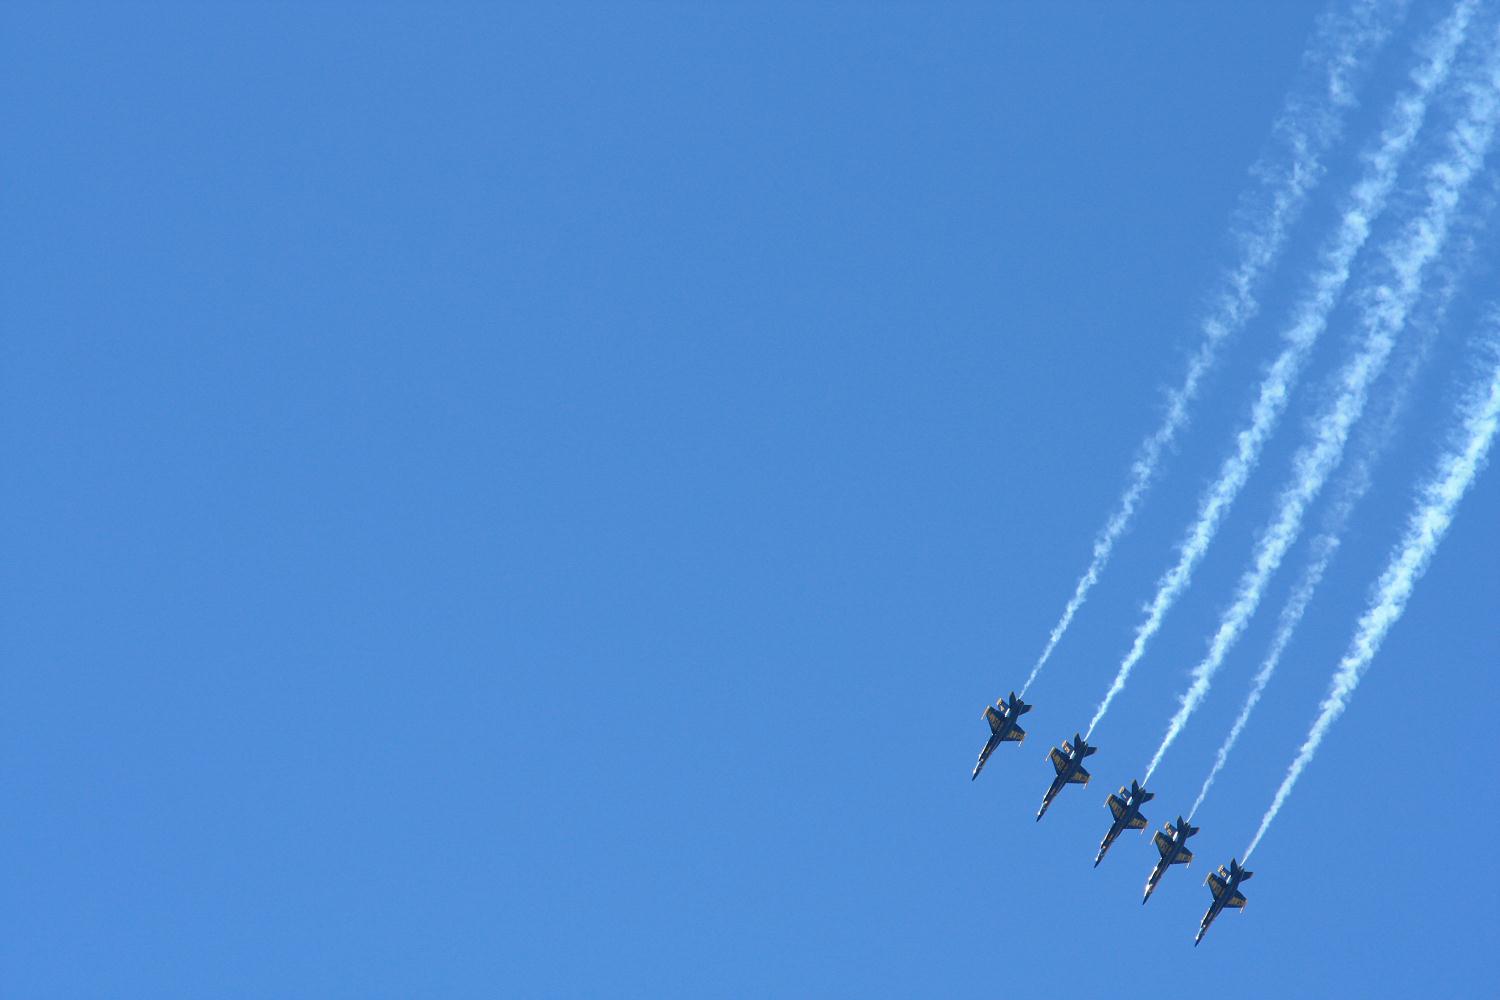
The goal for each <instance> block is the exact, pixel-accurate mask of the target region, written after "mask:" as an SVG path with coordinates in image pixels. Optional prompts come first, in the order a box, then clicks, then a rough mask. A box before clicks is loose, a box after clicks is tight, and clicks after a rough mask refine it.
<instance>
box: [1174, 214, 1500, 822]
mask: <svg viewBox="0 0 1500 1000" xmlns="http://www.w3.org/2000/svg"><path fill="white" fill-rule="evenodd" d="M1485 214H1486V215H1487V214H1488V211H1487V210H1486V212H1485ZM1465 243H1466V245H1465V246H1464V247H1463V248H1462V249H1461V250H1460V251H1459V252H1458V254H1457V257H1458V258H1459V259H1460V261H1461V262H1460V263H1459V264H1457V266H1455V267H1454V268H1452V269H1451V270H1450V272H1449V273H1448V275H1447V276H1446V277H1445V280H1444V283H1443V287H1442V288H1441V289H1440V290H1439V291H1438V292H1437V294H1436V295H1435V296H1434V305H1433V309H1432V316H1431V318H1430V319H1429V321H1428V322H1427V323H1426V324H1425V325H1424V330H1423V337H1422V341H1421V342H1420V343H1419V344H1418V345H1417V348H1416V349H1415V350H1414V351H1412V353H1411V355H1410V356H1409V357H1408V358H1407V359H1406V364H1405V366H1404V368H1403V370H1402V371H1401V373H1400V374H1399V376H1398V377H1397V379H1396V386H1395V388H1394V389H1393V390H1392V392H1391V395H1390V397H1389V398H1388V399H1387V400H1386V403H1385V408H1384V412H1383V413H1382V414H1381V416H1380V419H1379V420H1377V421H1376V422H1375V423H1374V424H1373V425H1369V426H1366V427H1364V428H1363V429H1362V431H1361V436H1362V439H1363V440H1362V442H1361V447H1360V457H1359V460H1358V461H1357V462H1356V463H1355V464H1354V466H1353V467H1352V468H1351V469H1350V470H1349V471H1348V472H1347V473H1346V474H1345V476H1344V477H1343V483H1342V484H1341V486H1340V488H1339V490H1338V495H1337V497H1336V499H1335V500H1334V501H1333V504H1332V505H1331V506H1330V507H1329V509H1328V511H1327V513H1326V514H1325V515H1324V519H1323V527H1322V530H1321V531H1320V532H1319V534H1318V537H1316V538H1314V539H1313V540H1312V542H1311V544H1310V545H1309V549H1308V552H1309V554H1308V560H1307V564H1306V565H1305V566H1304V567H1303V569H1302V576H1301V577H1300V578H1299V579H1298V581H1297V584H1296V586H1295V587H1293V588H1292V593H1291V596H1290V597H1288V598H1287V602H1286V604H1285V605H1283V606H1282V609H1281V614H1280V616H1279V618H1278V620H1277V625H1276V635H1275V636H1274V638H1273V639H1272V640H1271V646H1270V649H1269V650H1268V651H1267V653H1266V656H1265V659H1264V660H1262V661H1261V665H1260V669H1259V670H1257V671H1256V673H1255V677H1254V679H1253V680H1252V681H1251V683H1250V693H1249V695H1247V696H1246V698H1245V704H1244V705H1243V706H1242V707H1241V708H1240V714H1239V715H1238V716H1236V717H1235V720H1234V725H1233V726H1231V727H1230V729H1229V735H1228V736H1226V737H1225V738H1224V742H1223V743H1222V744H1220V746H1219V749H1218V752H1217V753H1216V754H1215V755H1214V763H1213V767H1212V768H1210V769H1209V772H1208V777H1206V778H1204V779H1203V787H1202V788H1200V789H1199V790H1198V797H1197V798H1196V799H1194V800H1193V807H1192V809H1191V810H1189V811H1188V821H1189V822H1191V821H1192V819H1193V818H1194V817H1195V816H1197V815H1198V810H1199V809H1200V808H1201V807H1202V806H1203V800H1204V799H1206V798H1208V790H1209V789H1210V788H1212V787H1213V784H1214V779H1216V778H1217V777H1218V776H1219V772H1220V771H1222V770H1223V769H1224V764H1225V762H1227V761H1228V760H1229V754H1230V752H1231V751H1233V750H1234V746H1235V744H1236V743H1238V742H1239V738H1240V734H1241V733H1243V732H1244V731H1245V727H1246V726H1247V725H1248V724H1249V722H1250V716H1251V715H1252V714H1253V713H1254V712H1255V707H1256V706H1257V705H1258V704H1260V697H1261V695H1262V694H1264V693H1265V690H1266V685H1268V684H1269V683H1270V682H1271V677H1272V675H1274V674H1275V673H1276V668H1277V667H1278V666H1279V665H1280V663H1281V656H1282V654H1283V653H1284V652H1285V651H1286V647H1287V645H1288V643H1290V642H1291V639H1292V636H1293V634H1295V633H1296V631H1297V626H1298V625H1300V624H1301V623H1302V616H1303V615H1304V614H1306V612H1307V606H1308V604H1309V603H1310V602H1311V601H1312V597H1313V594H1314V593H1315V592H1316V591H1317V589H1318V586H1319V585H1320V584H1321V583H1322V582H1323V575H1324V573H1326V572H1327V571H1328V566H1329V564H1330V563H1331V562H1332V561H1333V558H1334V556H1335V555H1337V554H1338V550H1339V546H1340V544H1341V543H1342V541H1343V534H1344V528H1345V526H1346V525H1347V524H1348V521H1349V517H1350V515H1351V514H1353V512H1354V508H1355V507H1357V506H1359V503H1360V501H1361V500H1363V499H1364V496H1365V493H1366V492H1368V490H1369V488H1370V483H1371V480H1372V477H1373V473H1374V468H1375V465H1376V464H1377V463H1378V462H1379V461H1380V459H1381V457H1382V455H1383V454H1384V451H1385V446H1386V444H1387V443H1388V442H1389V440H1390V438H1391V435H1392V433H1393V432H1394V431H1395V428H1396V425H1397V423H1398V422H1399V421H1400V419H1401V416H1402V414H1403V413H1404V412H1405V410H1406V404H1407V399H1408V397H1409V396H1410V393H1411V387H1412V385H1413V383H1414V382H1415V381H1416V376H1417V373H1418V372H1419V371H1420V370H1421V369H1422V367H1423V365H1424V364H1425V363H1426V360H1427V355H1428V353H1429V352H1430V350H1431V346H1432V341H1433V340H1434V339H1436V337H1437V335H1438V333H1439V331H1440V330H1441V329H1442V326H1443V322H1444V319H1445V318H1446V316H1447V311H1448V306H1449V304H1450V303H1451V302H1452V301H1453V296H1454V294H1455V293H1456V292H1457V290H1458V285H1459V282H1460V281H1461V279H1462V277H1463V275H1464V274H1465V273H1466V272H1467V270H1468V262H1469V261H1470V260H1471V259H1472V257H1473V253H1474V240H1473V238H1472V237H1470V238H1468V239H1467V240H1466V241H1465Z"/></svg>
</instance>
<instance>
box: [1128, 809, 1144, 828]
mask: <svg viewBox="0 0 1500 1000" xmlns="http://www.w3.org/2000/svg"><path fill="white" fill-rule="evenodd" d="M1125 829H1127V830H1144V829H1146V817H1144V816H1142V815H1141V814H1140V813H1136V815H1135V818H1134V819H1132V820H1131V821H1130V822H1129V823H1126V824H1125Z"/></svg>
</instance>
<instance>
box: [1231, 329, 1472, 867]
mask: <svg viewBox="0 0 1500 1000" xmlns="http://www.w3.org/2000/svg"><path fill="white" fill-rule="evenodd" d="M1490 322H1491V325H1492V326H1494V327H1500V309H1495V310H1493V311H1492V312H1491V316H1490ZM1488 347H1489V351H1490V357H1491V360H1492V362H1493V361H1494V360H1495V359H1496V357H1497V355H1500V336H1494V337H1492V338H1491V341H1490V343H1489V345H1488ZM1497 428H1500V363H1497V364H1495V365H1494V367H1493V368H1492V369H1491V370H1490V372H1489V378H1488V384H1487V385H1483V386H1481V387H1480V389H1479V391H1477V392H1476V393H1475V394H1474V395H1473V397H1472V398H1471V399H1470V400H1469V402H1468V403H1467V404H1466V406H1465V407H1464V414H1463V435H1462V440H1461V441H1460V442H1459V443H1458V444H1457V446H1456V447H1455V448H1453V450H1451V451H1449V452H1448V453H1447V454H1445V455H1444V456H1443V457H1442V460H1441V461H1440V462H1439V464H1438V467H1437V472H1436V474H1435V475H1434V476H1433V477H1432V478H1431V479H1430V480H1429V481H1428V482H1427V483H1426V485H1424V486H1423V487H1422V488H1421V490H1420V491H1419V492H1418V495H1417V506H1416V509H1415V510H1414V511H1413V513H1412V516H1411V520H1410V521H1408V522H1407V527H1406V535H1405V537H1404V538H1403V539H1402V540H1401V544H1400V546H1399V547H1398V548H1397V549H1396V551H1395V553H1394V554H1393V555H1392V557H1391V561H1390V563H1389V564H1388V565H1387V566H1386V568H1385V572H1384V573H1382V574H1381V575H1380V579H1379V581H1378V582H1377V583H1376V584H1375V588H1374V593H1373V595H1372V599H1371V602H1370V607H1369V609H1368V610H1367V611H1365V613H1364V615H1362V616H1361V617H1360V619H1359V624H1358V625H1356V626H1355V630H1354V638H1353V639H1352V640H1351V641H1350V643H1349V649H1348V650H1347V651H1346V652H1345V653H1344V656H1343V658H1342V659H1341V660H1339V665H1338V669H1337V670H1335V671H1334V675H1333V682H1332V684H1331V685H1330V686H1329V691H1328V695H1327V696H1326V697H1325V698H1324V699H1323V702H1322V704H1321V705H1320V706H1319V712H1318V717H1317V719H1315V720H1314V721H1313V724H1312V728H1311V729H1310V730H1308V733H1307V738H1306V739H1305V740H1304V741H1303V743H1302V747H1301V749H1300V750H1298V751H1297V757H1296V759H1295V760H1293V761H1292V766H1291V767H1290V768H1288V769H1287V773H1286V777H1285V778H1284V779H1282V782H1281V787H1280V788H1278V789H1277V790H1276V797H1275V798H1274V799H1273V800H1272V801H1271V808H1270V809H1268V810H1266V815H1265V817H1264V818H1262V819H1261V821H1260V829H1259V830H1257V831H1256V832H1255V839H1254V840H1252V841H1250V846H1249V847H1248V848H1247V849H1246V850H1245V858H1246V859H1247V860H1248V859H1249V857H1250V855H1252V854H1254V853H1255V848H1256V847H1257V846H1259V844H1260V841H1261V838H1262V837H1264V836H1265V835H1266V829H1267V828H1268V827H1270V825H1271V821H1272V820H1274V819H1275V818H1276V814H1277V813H1278V812H1280V811H1281V807H1282V805H1283V804H1284V803H1285V802H1286V799H1287V796H1288V795H1290V794H1291V792H1292V787H1293V786H1294V785H1296V783H1297V779H1298V778H1299V777H1300V776H1301V775H1302V771H1303V769H1305V768H1306V767H1307V765H1308V762H1309V761H1311V760H1312V758H1313V755H1314V754H1316V753H1317V752H1318V746H1319V745H1320V744H1321V743H1322V742H1323V737H1324V736H1326V735H1328V730H1329V728H1330V727H1332V725H1333V723H1334V722H1335V721H1336V720H1337V719H1338V717H1339V716H1340V715H1342V714H1343V712H1344V708H1345V707H1346V706H1347V705H1348V704H1349V698H1350V696H1351V695H1353V694H1354V689H1355V688H1356V687H1358V686H1359V682H1360V679H1361V678H1362V677H1363V676H1364V672H1365V670H1366V668H1368V667H1369V665H1370V661H1371V660H1373V659H1374V658H1375V654H1376V653H1378V652H1379V651H1380V645H1381V643H1382V642H1383V641H1384V640H1385V636H1386V633H1387V632H1389V631H1390V629H1391V626H1392V625H1394V624H1395V623H1396V621H1397V620H1398V619H1399V618H1400V617H1401V613H1402V612H1403V611H1405V610H1406V601H1407V599H1408V598H1409V597H1410V596H1411V592H1412V588H1413V587H1414V586H1416V583H1417V581H1418V580H1419V579H1421V577H1422V574H1423V573H1424V572H1426V570H1427V565H1428V563H1429V562H1430V561H1431V560H1432V554H1433V553H1434V552H1435V551H1436V550H1437V547H1438V545H1439V544H1440V543H1441V542H1442V540H1443V535H1444V534H1445V533H1446V532H1447V530H1448V526H1449V525H1450V524H1452V523H1453V515H1454V511H1455V510H1456V508H1457V507H1458V503H1459V501H1460V500H1462V499H1463V496H1464V494H1465V493H1466V492H1467V491H1468V489H1469V486H1470V485H1471V484H1472V483H1473V482H1474V477H1475V476H1476V475H1478V473H1479V470H1480V469H1481V468H1482V467H1483V466H1484V462H1485V458H1486V456H1487V455H1488V453H1489V449H1490V445H1491V444H1493V443H1494V440H1495V431H1496V429H1497Z"/></svg>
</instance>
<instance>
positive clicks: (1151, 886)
mask: <svg viewBox="0 0 1500 1000" xmlns="http://www.w3.org/2000/svg"><path fill="white" fill-rule="evenodd" d="M1197 832H1198V828H1197V827H1196V826H1189V825H1188V822H1187V820H1185V819H1183V818H1182V817H1181V816H1178V817H1177V825H1176V826H1173V825H1172V824H1171V823H1168V824H1167V825H1165V826H1163V827H1162V828H1161V829H1160V830H1158V831H1156V836H1154V837H1152V838H1151V840H1152V841H1153V842H1154V843H1155V844H1156V850H1157V853H1159V854H1160V855H1161V860H1160V861H1158V862H1157V863H1156V867H1155V868H1153V869H1151V877H1150V878H1148V879H1146V895H1145V896H1143V897H1142V898H1141V905H1142V906H1145V905H1146V900H1148V899H1150V898H1151V894H1152V893H1153V892H1155V891H1156V883H1158V882H1160V881H1161V877H1162V876H1163V875H1165V874H1166V872H1167V869H1168V868H1170V867H1172V866H1173V865H1190V864H1192V863H1193V852H1192V851H1190V850H1188V849H1187V839H1188V838H1189V837H1191V836H1192V835H1193V834H1195V833H1197Z"/></svg>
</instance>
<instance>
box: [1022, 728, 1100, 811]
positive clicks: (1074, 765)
mask: <svg viewBox="0 0 1500 1000" xmlns="http://www.w3.org/2000/svg"><path fill="white" fill-rule="evenodd" d="M1098 752H1099V748H1098V747H1091V746H1089V745H1088V743H1087V742H1086V741H1085V740H1084V738H1083V737H1082V736H1080V735H1078V734H1077V733H1074V734H1073V742H1072V743H1068V742H1067V741H1066V740H1064V741H1063V745H1062V748H1061V749H1058V748H1057V747H1053V748H1052V749H1051V750H1050V751H1049V752H1048V753H1047V757H1048V759H1049V760H1051V761H1052V769H1053V770H1054V771H1056V772H1057V777H1055V778H1053V779H1052V785H1051V786H1050V787H1049V788H1048V789H1047V794H1046V795H1044V796H1043V797H1042V808H1040V809H1038V810H1037V811H1036V818H1037V820H1038V822H1040V821H1041V818H1042V816H1043V814H1045V813H1046V812H1047V807H1048V806H1050V805H1051V804H1052V800H1053V799H1055V798H1057V793H1058V792H1060V791H1062V789H1063V786H1064V785H1087V784H1088V783H1089V778H1091V777H1093V775H1091V774H1089V773H1088V771H1086V770H1084V768H1083V758H1085V757H1089V756H1092V755H1093V754H1095V753H1098Z"/></svg>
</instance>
